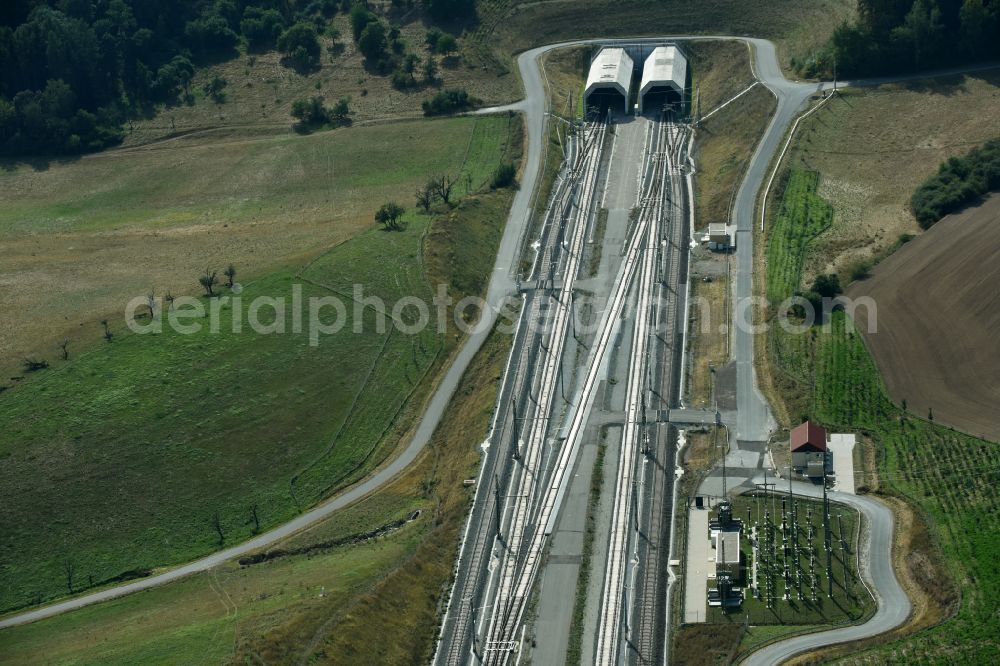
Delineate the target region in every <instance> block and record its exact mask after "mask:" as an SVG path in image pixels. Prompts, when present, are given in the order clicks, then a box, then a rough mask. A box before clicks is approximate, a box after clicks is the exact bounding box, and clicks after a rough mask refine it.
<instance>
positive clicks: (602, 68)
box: [583, 47, 635, 112]
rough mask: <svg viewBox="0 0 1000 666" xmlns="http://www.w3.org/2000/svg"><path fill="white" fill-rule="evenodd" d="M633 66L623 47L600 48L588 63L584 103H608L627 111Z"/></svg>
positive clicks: (594, 104)
mask: <svg viewBox="0 0 1000 666" xmlns="http://www.w3.org/2000/svg"><path fill="white" fill-rule="evenodd" d="M634 67H635V64H634V63H633V62H632V58H630V57H629V55H628V53H626V52H625V49H622V48H617V47H608V48H603V49H601V52H600V53H598V54H597V57H596V58H594V61H593V62H592V63H590V74H588V76H587V89H586V91H585V92H584V96H583V99H584V104H586V105H587V106H588V107H590V106H598V107H604V106H609V105H610V106H613V107H614V108H620V109H621V110H622V112H627V110H628V100H629V93H630V92H631V87H632V70H633V69H634Z"/></svg>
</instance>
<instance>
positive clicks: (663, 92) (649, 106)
mask: <svg viewBox="0 0 1000 666" xmlns="http://www.w3.org/2000/svg"><path fill="white" fill-rule="evenodd" d="M664 107H669V109H670V110H671V111H674V112H675V113H683V112H684V98H683V97H681V94H680V93H679V92H677V90H676V89H675V88H674V87H673V86H653V87H652V88H650V89H649V90H647V91H646V92H645V93H644V94H643V96H642V111H643V113H645V114H647V115H648V114H653V115H659V113H660V112H661V111H663V109H664Z"/></svg>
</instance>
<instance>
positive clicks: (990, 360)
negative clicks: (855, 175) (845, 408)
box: [848, 196, 1000, 441]
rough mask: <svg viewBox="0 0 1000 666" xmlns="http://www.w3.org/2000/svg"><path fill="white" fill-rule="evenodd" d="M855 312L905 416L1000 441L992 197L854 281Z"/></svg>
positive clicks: (999, 204) (996, 231)
mask: <svg viewBox="0 0 1000 666" xmlns="http://www.w3.org/2000/svg"><path fill="white" fill-rule="evenodd" d="M848 295H849V296H851V297H852V298H856V297H859V296H870V297H872V298H873V299H874V300H875V302H876V304H877V313H878V315H877V322H876V323H877V330H876V331H875V332H873V333H868V332H867V330H868V320H869V314H868V313H867V312H866V311H865V310H864V309H862V308H859V309H858V312H857V320H858V321H857V324H858V328H859V329H860V330H861V331H862V332H864V334H865V337H866V340H867V342H868V347H869V349H870V350H871V352H872V354H873V355H874V357H875V362H876V363H877V364H878V367H879V370H880V371H881V373H882V376H883V377H884V379H885V383H886V386H887V388H888V390H889V394H890V395H891V396H892V398H893V399H894V400H895V401H896V402H897V403H900V402H902V401H903V400H906V403H907V407H908V409H909V410H910V411H912V412H914V413H915V414H917V415H919V416H924V417H926V416H928V415H929V413H930V411H931V410H933V416H934V420H935V421H936V422H939V423H944V424H946V425H949V426H953V427H954V428H956V429H959V430H963V431H965V432H968V433H970V434H973V435H977V436H980V437H985V438H987V439H991V440H994V441H998V440H1000V354H998V351H1000V196H993V197H991V198H990V199H989V200H987V201H986V202H985V203H983V204H982V205H980V206H976V207H973V208H969V209H967V210H966V211H965V212H963V213H960V214H958V215H951V216H948V217H946V218H945V219H943V220H941V221H940V222H938V223H937V224H936V225H934V226H933V227H932V228H931V229H930V231H928V232H926V233H924V234H922V235H921V236H919V237H918V238H916V239H914V240H913V241H911V242H909V243H907V244H906V245H905V246H904V247H903V248H901V249H900V250H899V251H897V252H896V253H895V254H893V255H892V256H891V257H889V258H888V259H886V260H885V261H883V262H882V263H880V264H879V265H878V266H877V267H876V268H875V270H874V272H873V275H872V277H871V278H869V279H868V280H865V281H862V282H857V283H855V284H854V285H853V286H852V287H851V289H850V290H849V292H848Z"/></svg>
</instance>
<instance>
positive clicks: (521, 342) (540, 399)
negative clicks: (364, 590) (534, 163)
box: [435, 123, 605, 664]
mask: <svg viewBox="0 0 1000 666" xmlns="http://www.w3.org/2000/svg"><path fill="white" fill-rule="evenodd" d="M604 132H605V126H604V123H590V124H587V125H586V126H585V127H584V128H583V129H582V130H581V132H580V133H579V136H578V139H577V140H575V141H573V142H572V143H571V144H570V145H569V146H568V150H567V166H566V167H565V168H564V170H563V173H562V174H561V177H560V179H559V180H558V181H557V184H556V188H555V191H554V193H553V195H552V197H551V202H552V203H551V204H550V206H549V208H548V210H547V211H546V214H545V217H544V218H543V224H542V227H541V229H540V232H539V238H538V241H537V242H536V244H535V245H534V246H533V247H535V249H536V254H535V259H534V261H533V263H532V268H531V271H530V273H529V274H528V276H527V278H526V280H525V282H524V284H525V285H526V287H527V288H526V289H525V291H524V294H523V304H522V314H521V317H520V319H519V320H518V327H517V331H516V332H515V343H514V352H513V353H512V355H511V358H510V361H509V362H508V367H507V371H506V372H505V374H504V384H503V386H502V387H501V394H500V397H499V399H498V401H497V408H496V412H495V414H494V424H493V427H492V429H491V435H490V437H489V439H488V448H487V452H486V459H485V460H484V464H483V466H482V468H481V470H480V477H479V479H478V482H477V487H478V489H479V490H478V492H477V494H476V499H475V502H474V505H473V509H472V511H471V512H470V517H469V522H468V523H467V525H466V534H465V538H464V539H463V546H462V550H461V553H460V555H459V560H458V562H457V564H456V570H457V571H463V572H465V573H466V575H459V576H456V580H455V585H454V587H453V590H452V595H451V598H450V602H449V607H448V611H447V613H446V615H445V618H444V622H443V625H442V635H441V643H440V644H439V646H438V651H437V653H436V655H435V663H437V664H466V663H469V662H470V661H473V660H476V659H481V658H483V655H486V654H489V653H490V652H491V651H493V649H494V648H495V647H496V644H494V643H491V642H490V641H489V639H488V637H487V639H486V640H485V641H484V640H480V634H481V633H482V627H483V624H484V623H486V622H490V623H492V621H493V617H492V616H489V617H488V614H487V613H485V612H483V607H484V605H486V606H490V607H494V608H495V607H496V605H495V604H489V603H488V597H489V592H490V590H491V587H492V583H493V579H494V577H495V575H496V573H497V572H499V573H500V575H501V580H503V578H506V579H507V581H508V582H507V583H506V586H507V587H508V588H509V587H510V586H511V583H510V580H512V579H513V577H514V576H516V565H517V562H518V559H520V557H521V553H522V550H523V549H522V547H521V543H522V542H523V536H524V534H523V533H524V531H525V530H526V529H530V523H529V522H528V521H529V518H530V515H531V508H532V502H531V498H532V497H533V496H534V497H537V496H538V495H539V492H538V490H537V487H538V481H537V478H538V475H539V471H540V468H539V464H540V458H541V453H542V449H543V447H544V437H545V431H546V430H547V424H548V423H547V422H548V420H549V414H550V412H551V410H552V409H553V408H554V406H555V404H556V397H557V396H556V392H555V387H556V382H555V380H558V378H559V375H558V371H559V364H558V363H557V360H558V358H559V357H560V355H561V345H562V342H563V339H564V338H565V328H566V323H567V321H568V319H567V317H568V316H570V315H571V310H567V309H566V307H565V304H567V303H569V302H570V299H569V298H566V297H565V295H564V294H563V292H565V291H567V290H570V291H571V289H572V277H573V276H575V274H576V270H577V267H578V265H579V260H580V255H581V254H582V246H581V243H582V240H581V239H582V238H583V235H584V232H585V229H586V225H587V219H586V217H583V219H582V222H581V220H580V219H578V218H580V217H581V216H580V215H579V214H578V213H577V211H578V210H583V208H584V206H586V205H587V204H586V203H584V204H583V205H580V201H578V198H579V197H580V195H581V193H586V192H588V191H589V192H591V194H588V196H592V190H593V189H594V185H595V183H596V170H597V168H598V167H599V165H600V154H599V153H600V148H601V146H602V144H603V141H604ZM567 234H569V239H568V240H567ZM560 269H562V271H563V272H565V274H566V276H567V279H565V280H564V283H565V284H564V285H563V287H562V288H561V289H560V291H559V292H555V293H553V292H554V287H553V285H554V281H555V279H556V274H557V273H558V272H560ZM550 312H553V313H554V314H555V315H556V316H555V317H554V319H553V323H552V324H551V325H549V326H546V325H545V322H546V321H547V315H548V314H549V313H550ZM536 503H537V502H536ZM498 555H499V558H498ZM498 563H499V564H498ZM511 567H514V569H512V568H511ZM487 636H488V634H487Z"/></svg>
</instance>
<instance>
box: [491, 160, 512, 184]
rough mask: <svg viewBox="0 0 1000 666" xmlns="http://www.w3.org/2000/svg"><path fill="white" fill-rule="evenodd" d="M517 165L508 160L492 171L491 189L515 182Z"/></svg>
mask: <svg viewBox="0 0 1000 666" xmlns="http://www.w3.org/2000/svg"><path fill="white" fill-rule="evenodd" d="M516 178H517V167H515V166H514V165H513V164H511V163H510V162H506V163H504V164H501V165H500V166H499V167H498V168H497V170H496V171H495V172H494V173H493V189H495V190H496V189H500V188H502V187H510V186H512V185H514V184H515V183H516Z"/></svg>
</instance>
